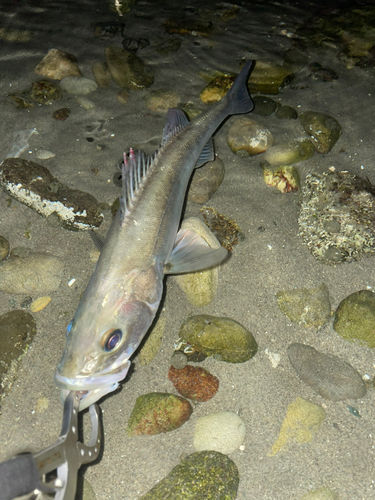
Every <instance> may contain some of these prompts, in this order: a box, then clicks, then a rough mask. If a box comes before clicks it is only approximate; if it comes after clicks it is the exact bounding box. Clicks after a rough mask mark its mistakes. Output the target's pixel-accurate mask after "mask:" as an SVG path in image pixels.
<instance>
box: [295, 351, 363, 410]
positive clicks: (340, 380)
mask: <svg viewBox="0 0 375 500" xmlns="http://www.w3.org/2000/svg"><path fill="white" fill-rule="evenodd" d="M287 352H288V357H289V361H290V362H291V364H292V366H293V368H294V369H295V370H296V372H297V374H298V376H299V377H300V378H301V379H302V380H303V381H304V382H305V383H306V384H308V385H309V386H310V387H312V388H313V389H314V391H316V392H317V393H318V394H320V395H321V396H322V397H323V398H325V399H329V400H331V401H341V400H343V399H358V398H362V397H363V396H364V395H365V394H366V386H365V383H364V381H363V380H362V377H361V375H360V374H359V373H358V372H357V371H356V370H355V369H354V368H353V367H352V366H351V365H350V364H349V363H347V362H346V361H343V360H342V359H340V358H338V357H337V356H329V355H328V354H323V353H321V352H319V351H317V350H316V349H314V348H313V347H311V346H309V345H304V344H291V345H290V346H289V347H288V351H287Z"/></svg>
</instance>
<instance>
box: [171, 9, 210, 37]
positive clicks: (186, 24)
mask: <svg viewBox="0 0 375 500" xmlns="http://www.w3.org/2000/svg"><path fill="white" fill-rule="evenodd" d="M163 26H164V28H165V31H166V32H167V33H169V34H170V35H175V34H179V35H192V36H201V37H203V38H207V37H210V36H211V35H212V34H213V33H214V25H213V23H212V22H211V20H209V19H205V18H204V17H203V16H199V14H198V15H196V16H194V17H187V16H186V17H185V16H184V17H182V18H180V19H178V18H170V19H167V20H166V21H164V22H163Z"/></svg>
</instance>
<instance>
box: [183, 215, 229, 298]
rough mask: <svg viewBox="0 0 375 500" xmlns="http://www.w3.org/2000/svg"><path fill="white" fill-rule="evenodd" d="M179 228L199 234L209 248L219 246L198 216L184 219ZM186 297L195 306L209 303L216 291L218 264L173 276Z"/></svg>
mask: <svg viewBox="0 0 375 500" xmlns="http://www.w3.org/2000/svg"><path fill="white" fill-rule="evenodd" d="M181 229H187V230H190V231H194V232H195V233H196V234H198V235H199V236H201V237H202V238H203V239H204V241H205V242H206V243H207V245H208V246H210V247H211V248H214V249H215V248H220V243H219V241H218V240H217V238H216V237H215V235H214V234H213V233H212V232H211V231H210V230H209V228H208V227H207V226H206V224H205V223H204V222H203V221H201V220H200V219H198V217H190V218H188V219H185V220H184V221H183V222H182V224H181ZM173 280H174V281H176V283H177V284H178V286H179V287H180V288H181V290H182V291H183V292H184V293H185V297H186V299H187V300H188V301H189V303H190V304H191V305H193V306H195V307H204V306H206V305H208V304H210V303H211V302H212V301H213V299H214V297H215V295H216V292H217V288H218V284H219V266H215V267H212V268H210V269H205V270H203V271H198V272H194V273H185V274H178V275H176V276H174V277H173Z"/></svg>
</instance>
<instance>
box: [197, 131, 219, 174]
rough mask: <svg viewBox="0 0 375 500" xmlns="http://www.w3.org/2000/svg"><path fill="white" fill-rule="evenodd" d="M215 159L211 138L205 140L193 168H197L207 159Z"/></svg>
mask: <svg viewBox="0 0 375 500" xmlns="http://www.w3.org/2000/svg"><path fill="white" fill-rule="evenodd" d="M214 159H215V151H214V141H213V140H212V138H211V139H210V140H209V141H208V142H207V144H206V145H205V147H204V148H203V149H202V152H201V154H200V157H199V158H198V160H197V163H196V164H195V167H194V168H199V167H201V166H202V165H204V164H205V163H207V162H208V161H214Z"/></svg>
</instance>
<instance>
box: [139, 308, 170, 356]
mask: <svg viewBox="0 0 375 500" xmlns="http://www.w3.org/2000/svg"><path fill="white" fill-rule="evenodd" d="M165 323H166V317H165V315H164V314H162V313H161V314H160V316H159V318H158V320H157V321H156V323H154V325H153V326H152V328H151V332H150V333H149V334H148V335H147V338H146V341H145V342H144V343H143V345H142V347H141V349H140V351H139V354H138V356H137V359H138V360H139V362H140V363H141V365H148V364H149V363H151V361H152V360H153V359H154V357H155V356H156V355H157V354H158V352H159V351H160V347H161V344H162V341H163V335H164V329H165Z"/></svg>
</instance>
